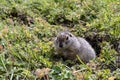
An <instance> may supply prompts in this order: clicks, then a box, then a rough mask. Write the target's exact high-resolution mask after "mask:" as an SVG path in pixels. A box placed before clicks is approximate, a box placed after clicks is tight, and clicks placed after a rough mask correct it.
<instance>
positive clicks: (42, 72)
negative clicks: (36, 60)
mask: <svg viewBox="0 0 120 80" xmlns="http://www.w3.org/2000/svg"><path fill="white" fill-rule="evenodd" d="M49 71H50V69H49V68H43V69H36V71H35V75H36V76H37V77H38V78H40V79H41V78H42V77H44V76H45V75H47V74H49Z"/></svg>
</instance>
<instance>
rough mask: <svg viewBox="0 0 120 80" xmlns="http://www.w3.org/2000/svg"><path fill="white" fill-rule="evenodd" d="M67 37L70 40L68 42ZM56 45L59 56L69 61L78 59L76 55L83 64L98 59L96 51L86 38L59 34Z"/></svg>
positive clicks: (67, 33)
mask: <svg viewBox="0 0 120 80" xmlns="http://www.w3.org/2000/svg"><path fill="white" fill-rule="evenodd" d="M67 37H69V38H68V40H66V38H67ZM66 43H67V44H66ZM60 44H61V45H62V47H60ZM54 45H55V50H56V52H57V54H60V55H63V56H64V57H66V58H68V59H76V55H78V56H79V57H80V59H81V60H82V61H83V62H85V63H87V62H89V61H90V60H92V59H94V58H95V57H96V53H95V51H94V49H93V48H92V46H91V45H90V44H89V43H88V42H87V41H86V40H85V39H84V38H81V37H76V36H74V35H73V34H71V33H70V32H61V33H59V34H58V36H57V37H56V38H55V41H54Z"/></svg>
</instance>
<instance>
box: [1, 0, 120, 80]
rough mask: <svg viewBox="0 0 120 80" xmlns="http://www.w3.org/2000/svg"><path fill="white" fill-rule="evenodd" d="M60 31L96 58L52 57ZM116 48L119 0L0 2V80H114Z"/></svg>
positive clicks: (119, 73) (119, 75)
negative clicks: (82, 41) (77, 38)
mask: <svg viewBox="0 0 120 80" xmlns="http://www.w3.org/2000/svg"><path fill="white" fill-rule="evenodd" d="M65 30H68V31H70V32H71V33H73V34H74V35H76V36H81V37H84V38H85V39H86V40H87V41H88V42H89V43H90V44H91V45H92V47H93V48H94V49H95V51H96V53H97V57H96V59H95V60H92V61H91V62H89V63H88V64H84V63H81V62H80V61H78V62H74V61H72V60H67V59H66V60H64V59H63V58H62V57H60V56H56V55H55V52H56V51H55V50H54V45H53V41H54V38H55V37H56V35H57V34H58V33H59V32H60V31H65ZM119 46H120V1H119V0H0V80H120V69H119V67H120V65H119V64H120V59H119V60H118V59H117V57H120V55H119V53H120V48H119ZM76 58H77V57H76ZM78 60H79V59H78ZM38 69H39V70H38ZM36 70H37V72H36Z"/></svg>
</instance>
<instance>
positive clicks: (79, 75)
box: [73, 70, 84, 80]
mask: <svg viewBox="0 0 120 80" xmlns="http://www.w3.org/2000/svg"><path fill="white" fill-rule="evenodd" d="M73 75H74V76H75V78H76V80H84V75H83V73H82V72H79V71H75V70H74V71H73Z"/></svg>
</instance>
